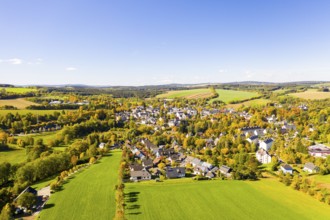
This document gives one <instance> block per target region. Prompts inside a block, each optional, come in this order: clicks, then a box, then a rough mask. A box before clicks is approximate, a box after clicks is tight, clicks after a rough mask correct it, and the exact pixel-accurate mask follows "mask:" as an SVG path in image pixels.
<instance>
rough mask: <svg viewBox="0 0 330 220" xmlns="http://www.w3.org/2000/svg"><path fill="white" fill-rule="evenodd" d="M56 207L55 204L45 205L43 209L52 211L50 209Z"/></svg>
mask: <svg viewBox="0 0 330 220" xmlns="http://www.w3.org/2000/svg"><path fill="white" fill-rule="evenodd" d="M54 206H55V204H54V203H47V204H45V205H44V207H43V208H42V209H50V208H53V207H54Z"/></svg>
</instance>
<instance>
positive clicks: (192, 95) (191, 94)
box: [156, 88, 212, 99]
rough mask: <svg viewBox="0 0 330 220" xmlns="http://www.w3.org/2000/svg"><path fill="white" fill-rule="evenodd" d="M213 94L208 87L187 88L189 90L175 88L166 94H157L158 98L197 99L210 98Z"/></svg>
mask: <svg viewBox="0 0 330 220" xmlns="http://www.w3.org/2000/svg"><path fill="white" fill-rule="evenodd" d="M210 96H212V93H211V90H210V89H208V88H206V89H189V90H188V89H187V90H175V91H169V92H166V93H165V94H160V95H158V96H156V98H167V99H174V98H186V99H197V98H208V97H210Z"/></svg>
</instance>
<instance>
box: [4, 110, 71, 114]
mask: <svg viewBox="0 0 330 220" xmlns="http://www.w3.org/2000/svg"><path fill="white" fill-rule="evenodd" d="M64 111H65V112H67V111H75V110H64ZM54 112H62V110H29V109H22V110H0V115H7V114H8V113H12V114H16V113H18V114H20V115H26V114H28V113H32V114H39V115H46V114H53V113H54Z"/></svg>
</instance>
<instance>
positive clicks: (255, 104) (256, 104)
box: [227, 99, 271, 109]
mask: <svg viewBox="0 0 330 220" xmlns="http://www.w3.org/2000/svg"><path fill="white" fill-rule="evenodd" d="M270 102H271V101H270V100H269V99H254V100H250V101H246V102H242V103H237V104H228V105H227V107H228V108H234V109H238V108H239V107H241V106H242V105H244V106H252V107H260V106H265V105H267V104H268V103H270Z"/></svg>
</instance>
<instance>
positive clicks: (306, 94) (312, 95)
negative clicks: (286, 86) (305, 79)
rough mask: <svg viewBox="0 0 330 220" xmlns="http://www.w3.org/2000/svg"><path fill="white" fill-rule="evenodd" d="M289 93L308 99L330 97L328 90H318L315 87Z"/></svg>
mask: <svg viewBox="0 0 330 220" xmlns="http://www.w3.org/2000/svg"><path fill="white" fill-rule="evenodd" d="M289 95H290V96H293V97H296V98H301V99H310V100H316V99H328V98H330V92H319V91H317V90H316V89H309V90H307V91H305V92H299V93H290V94H289Z"/></svg>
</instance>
